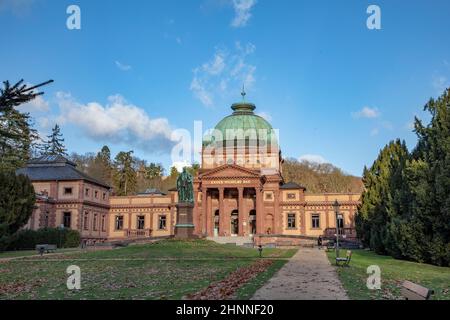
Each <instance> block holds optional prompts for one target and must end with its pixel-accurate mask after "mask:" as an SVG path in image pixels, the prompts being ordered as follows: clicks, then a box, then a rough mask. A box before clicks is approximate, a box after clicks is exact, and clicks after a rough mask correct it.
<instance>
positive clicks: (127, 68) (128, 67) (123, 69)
mask: <svg viewBox="0 0 450 320" xmlns="http://www.w3.org/2000/svg"><path fill="white" fill-rule="evenodd" d="M116 66H117V68H119V69H120V70H122V71H129V70H131V66H130V65H127V64H123V63H121V62H120V61H116Z"/></svg>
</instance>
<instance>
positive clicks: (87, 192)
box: [84, 188, 89, 197]
mask: <svg viewBox="0 0 450 320" xmlns="http://www.w3.org/2000/svg"><path fill="white" fill-rule="evenodd" d="M84 195H85V196H86V197H89V188H86V190H85V191H84Z"/></svg>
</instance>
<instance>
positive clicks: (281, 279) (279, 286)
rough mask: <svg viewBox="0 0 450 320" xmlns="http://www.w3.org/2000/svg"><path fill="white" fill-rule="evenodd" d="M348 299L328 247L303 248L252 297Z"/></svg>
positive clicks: (261, 298) (255, 298) (258, 298)
mask: <svg viewBox="0 0 450 320" xmlns="http://www.w3.org/2000/svg"><path fill="white" fill-rule="evenodd" d="M271 299H272V300H347V299H348V297H347V294H346V292H345V290H344V288H343V287H342V284H341V282H340V280H339V279H338V276H337V273H336V271H335V270H334V267H333V266H331V264H330V262H329V261H328V258H327V256H326V253H325V252H324V250H319V249H316V248H312V249H309V248H308V249H306V248H302V249H300V250H299V251H298V252H297V253H296V254H295V255H294V256H293V257H292V258H291V259H290V260H289V261H288V262H287V263H286V264H285V265H284V266H283V268H281V269H280V270H279V271H278V272H277V273H276V274H275V275H274V276H273V277H272V279H270V280H269V281H268V282H267V283H266V284H265V285H264V286H263V287H261V288H260V289H259V290H258V291H256V293H255V295H254V296H253V298H252V300H271Z"/></svg>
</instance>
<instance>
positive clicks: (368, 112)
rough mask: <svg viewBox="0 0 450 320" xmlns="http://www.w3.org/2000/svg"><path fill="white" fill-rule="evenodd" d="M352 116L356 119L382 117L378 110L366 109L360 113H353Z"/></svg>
mask: <svg viewBox="0 0 450 320" xmlns="http://www.w3.org/2000/svg"><path fill="white" fill-rule="evenodd" d="M352 116H353V117H354V118H369V119H373V118H378V117H379V116H380V112H379V111H378V109H377V108H370V107H364V108H362V109H361V110H360V111H358V112H353V113H352Z"/></svg>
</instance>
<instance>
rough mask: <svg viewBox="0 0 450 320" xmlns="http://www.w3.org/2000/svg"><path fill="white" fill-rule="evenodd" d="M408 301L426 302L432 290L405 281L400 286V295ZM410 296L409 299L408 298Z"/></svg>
mask: <svg viewBox="0 0 450 320" xmlns="http://www.w3.org/2000/svg"><path fill="white" fill-rule="evenodd" d="M403 293H404V296H405V298H407V299H409V300H426V299H429V298H430V295H431V293H432V290H430V289H428V288H425V287H423V286H421V285H419V284H417V283H414V282H411V281H408V280H405V281H404V282H403V284H402V294H403ZM409 296H411V298H409Z"/></svg>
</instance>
